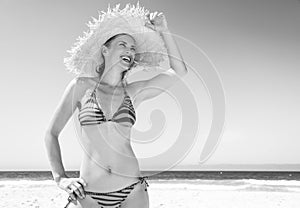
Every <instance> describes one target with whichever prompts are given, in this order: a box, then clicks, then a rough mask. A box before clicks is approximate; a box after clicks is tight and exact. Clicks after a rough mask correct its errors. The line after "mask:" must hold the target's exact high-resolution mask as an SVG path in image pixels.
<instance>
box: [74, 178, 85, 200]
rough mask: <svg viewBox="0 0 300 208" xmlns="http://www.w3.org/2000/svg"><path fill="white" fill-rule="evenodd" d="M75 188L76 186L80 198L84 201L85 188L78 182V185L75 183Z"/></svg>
mask: <svg viewBox="0 0 300 208" xmlns="http://www.w3.org/2000/svg"><path fill="white" fill-rule="evenodd" d="M74 186H76V187H77V191H78V192H79V195H78V196H79V197H80V198H81V199H83V198H84V190H83V186H82V185H81V184H80V183H78V182H76V183H74ZM76 193H77V192H76Z"/></svg>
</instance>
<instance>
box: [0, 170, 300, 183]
mask: <svg viewBox="0 0 300 208" xmlns="http://www.w3.org/2000/svg"><path fill="white" fill-rule="evenodd" d="M66 173H67V175H68V176H70V177H79V171H67V172H66ZM142 175H143V176H148V180H159V181H164V180H166V181H167V180H247V179H250V180H251V179H252V180H283V181H300V172H295V171H289V172H286V171H164V172H158V171H142ZM6 180H16V181H17V180H33V181H41V180H52V174H51V172H50V171H0V181H6Z"/></svg>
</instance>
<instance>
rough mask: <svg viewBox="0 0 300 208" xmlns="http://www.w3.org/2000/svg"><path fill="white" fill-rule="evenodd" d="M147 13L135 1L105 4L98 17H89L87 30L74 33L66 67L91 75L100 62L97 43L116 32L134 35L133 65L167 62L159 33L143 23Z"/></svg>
mask: <svg viewBox="0 0 300 208" xmlns="http://www.w3.org/2000/svg"><path fill="white" fill-rule="evenodd" d="M149 13H150V12H149V11H148V10H146V9H144V7H141V6H140V5H139V3H137V5H136V6H135V5H130V4H126V6H125V7H124V8H123V9H120V4H117V5H116V6H115V7H114V8H110V6H109V7H108V9H107V12H103V11H101V12H99V17H98V19H96V18H92V19H93V22H89V23H88V24H87V25H88V27H89V31H88V32H84V36H83V37H78V38H77V40H78V41H77V42H76V43H75V44H74V46H73V47H72V48H71V50H68V51H67V52H68V53H69V54H70V56H69V57H67V58H64V63H65V65H66V67H67V70H68V71H71V72H73V73H75V74H77V75H91V76H93V75H95V70H96V67H97V66H99V65H100V64H102V63H103V58H102V55H101V50H100V49H101V46H102V45H103V44H104V43H105V42H106V40H108V39H109V38H110V37H112V36H114V35H116V34H120V33H127V34H129V35H131V36H132V37H133V38H134V39H135V42H136V55H135V63H136V65H135V67H142V69H152V68H155V67H160V66H161V64H162V63H163V62H165V64H166V62H167V65H169V64H168V57H167V50H166V47H165V45H164V41H163V39H162V38H161V36H160V34H159V33H158V32H156V31H154V30H152V29H150V28H149V27H147V26H145V24H146V23H149V21H150V20H149V18H148V17H147V15H148V14H149Z"/></svg>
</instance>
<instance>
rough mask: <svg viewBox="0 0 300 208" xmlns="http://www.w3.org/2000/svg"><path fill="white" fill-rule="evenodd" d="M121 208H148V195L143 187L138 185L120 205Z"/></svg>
mask: <svg viewBox="0 0 300 208" xmlns="http://www.w3.org/2000/svg"><path fill="white" fill-rule="evenodd" d="M121 208H149V195H148V191H145V185H143V184H141V183H138V184H137V185H135V187H134V189H133V190H132V191H131V192H130V194H129V195H128V196H127V198H126V199H125V201H123V202H122V203H121Z"/></svg>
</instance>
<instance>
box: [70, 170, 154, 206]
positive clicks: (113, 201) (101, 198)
mask: <svg viewBox="0 0 300 208" xmlns="http://www.w3.org/2000/svg"><path fill="white" fill-rule="evenodd" d="M145 178H148V177H147V176H144V177H138V179H139V180H138V181H137V182H135V183H133V184H131V185H129V186H126V187H125V188H122V189H120V190H117V191H112V192H106V193H101V192H92V191H84V192H85V194H86V195H89V196H91V198H92V199H94V200H95V201H96V202H97V203H98V204H99V205H100V206H99V208H119V207H121V202H123V201H125V199H126V198H127V197H128V195H129V194H130V193H131V191H132V190H133V189H134V187H135V186H136V185H137V184H138V183H141V184H142V185H143V184H144V185H145V191H147V187H148V186H149V184H148V183H147V181H146V179H145ZM69 198H70V197H69ZM71 200H72V199H71Z"/></svg>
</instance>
